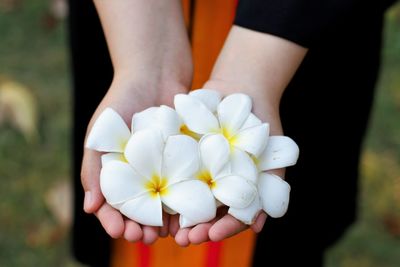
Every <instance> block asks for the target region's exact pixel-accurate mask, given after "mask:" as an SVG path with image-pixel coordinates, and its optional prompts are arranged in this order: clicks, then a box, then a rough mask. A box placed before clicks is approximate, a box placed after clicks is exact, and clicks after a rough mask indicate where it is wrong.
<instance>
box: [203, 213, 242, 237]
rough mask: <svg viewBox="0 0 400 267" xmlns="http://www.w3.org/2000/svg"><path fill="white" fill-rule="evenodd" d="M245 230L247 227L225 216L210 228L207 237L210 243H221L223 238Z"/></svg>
mask: <svg viewBox="0 0 400 267" xmlns="http://www.w3.org/2000/svg"><path fill="white" fill-rule="evenodd" d="M247 228H248V226H247V225H245V224H244V223H242V222H240V221H238V220H237V219H235V218H234V217H232V216H231V215H229V214H227V215H225V216H224V217H222V218H221V219H220V220H218V221H217V222H216V223H215V224H214V225H213V226H212V227H211V228H210V230H209V232H208V237H209V238H210V239H211V241H221V240H223V239H225V238H228V237H231V236H234V235H236V234H237V233H239V232H242V231H244V230H246V229H247Z"/></svg>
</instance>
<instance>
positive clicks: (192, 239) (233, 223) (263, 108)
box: [169, 76, 284, 247]
mask: <svg viewBox="0 0 400 267" xmlns="http://www.w3.org/2000/svg"><path fill="white" fill-rule="evenodd" d="M221 77H223V76H220V78H219V79H211V80H209V81H208V82H206V83H205V85H204V86H203V87H204V88H210V89H214V90H217V91H219V92H220V93H221V95H223V96H226V95H228V94H232V93H236V92H242V93H246V94H249V95H250V97H251V98H252V99H253V110H252V111H253V113H254V114H255V115H256V116H258V117H259V118H260V119H261V120H262V121H265V122H268V123H269V124H270V134H271V135H282V126H281V122H280V117H279V110H278V107H279V103H275V102H272V100H271V99H276V98H267V97H266V95H265V91H262V90H251V89H250V90H249V88H247V87H246V84H245V83H240V82H232V80H230V79H226V80H224V79H221ZM271 173H273V174H276V175H278V176H280V177H284V169H277V170H274V171H271ZM227 212H228V208H227V207H221V208H219V209H218V212H217V217H216V218H215V219H213V220H212V221H210V222H208V223H202V224H198V225H196V226H194V227H190V228H183V229H180V228H179V216H171V218H170V223H169V232H170V234H171V235H172V236H173V237H174V238H175V241H176V242H177V244H178V245H180V246H183V247H185V246H188V245H189V244H200V243H203V242H207V241H221V240H224V239H226V238H229V237H231V236H234V235H236V234H239V233H241V232H243V231H245V230H247V229H248V228H250V229H252V230H253V231H254V232H255V233H259V232H260V231H261V230H262V228H263V226H264V224H265V221H266V219H267V215H266V213H265V212H263V211H262V212H260V214H259V215H258V216H257V218H256V220H255V221H254V223H253V224H252V225H246V224H244V223H242V222H241V221H239V220H237V219H236V218H234V217H233V216H232V215H230V214H228V213H227Z"/></svg>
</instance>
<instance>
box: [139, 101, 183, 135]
mask: <svg viewBox="0 0 400 267" xmlns="http://www.w3.org/2000/svg"><path fill="white" fill-rule="evenodd" d="M180 125H181V121H180V118H179V116H178V114H177V113H176V111H175V110H174V109H172V108H170V107H168V106H164V105H162V106H160V107H151V108H148V109H146V110H144V111H142V112H139V113H136V114H135V115H133V117H132V132H133V133H134V132H137V131H140V130H144V129H156V130H160V131H161V132H162V134H163V137H164V140H165V139H167V137H168V136H170V135H174V134H178V133H179V131H180Z"/></svg>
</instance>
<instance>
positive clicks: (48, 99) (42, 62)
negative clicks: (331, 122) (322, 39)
mask: <svg viewBox="0 0 400 267" xmlns="http://www.w3.org/2000/svg"><path fill="white" fill-rule="evenodd" d="M55 2H57V3H55ZM60 3H61V2H60V0H51V1H50V0H48V1H46V0H35V1H22V0H0V32H1V36H0V75H2V76H3V75H5V76H6V77H9V79H10V80H12V81H13V82H17V83H18V84H22V85H25V86H27V88H29V89H27V90H29V92H30V94H31V95H32V97H33V99H35V100H34V101H37V102H38V103H39V105H38V107H39V108H38V122H37V125H36V123H35V125H36V126H37V128H38V140H37V142H27V141H26V140H25V138H24V135H23V133H21V132H20V131H18V130H17V129H15V128H13V127H9V125H7V124H3V125H1V126H0V179H1V182H2V185H1V187H0V211H1V215H0V266H71V267H73V266H80V265H79V264H77V263H76V262H75V261H74V260H73V259H72V257H71V255H70V252H69V236H68V231H67V228H66V227H67V225H68V224H69V222H70V218H69V217H68V216H67V215H66V214H68V213H57V212H55V211H54V207H53V206H52V203H54V202H56V201H61V202H60V203H65V206H64V208H65V209H66V210H68V209H70V206H69V205H68V204H69V201H70V199H69V197H70V195H69V194H70V192H69V190H70V189H69V187H68V181H69V177H70V175H71V170H70V137H71V117H70V115H71V98H70V84H69V83H68V82H69V76H68V58H67V50H66V49H67V47H66V46H67V35H66V31H65V22H63V21H62V20H60V19H61V18H62V17H63V16H64V15H63V14H64V13H63V12H64V11H63V10H62V8H64V7H62V6H61V7H59V5H60ZM54 5H55V6H56V7H54ZM61 5H62V3H61ZM54 8H60V10H56V11H54ZM386 22H387V23H386V32H385V46H384V50H383V54H382V55H383V68H382V73H381V77H380V81H379V88H378V92H377V97H376V100H375V108H374V113H373V117H372V120H371V123H370V125H371V128H370V130H369V134H368V137H367V140H366V146H365V151H364V154H363V160H362V166H361V167H362V176H363V177H362V180H361V194H360V200H361V201H360V206H359V220H358V221H357V223H355V224H354V225H353V226H352V227H351V228H350V229H349V231H348V232H347V234H346V235H345V236H344V237H343V238H342V240H341V241H340V242H339V243H338V244H337V245H335V246H334V247H333V248H331V250H330V251H329V252H328V253H327V260H326V262H327V266H328V267H373V266H380V267H395V266H396V267H397V266H399V265H400V124H399V123H398V122H399V118H400V76H399V75H398V73H399V70H400V5H399V4H398V5H397V6H396V7H394V8H392V9H391V10H390V12H389V13H388V14H387V19H386ZM57 196H58V197H57Z"/></svg>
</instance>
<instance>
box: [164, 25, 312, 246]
mask: <svg viewBox="0 0 400 267" xmlns="http://www.w3.org/2000/svg"><path fill="white" fill-rule="evenodd" d="M306 53H307V49H306V48H304V47H301V46H299V45H297V44H295V43H293V42H290V41H288V40H285V39H282V38H279V37H276V36H273V35H270V34H266V33H260V32H256V31H252V30H249V29H246V28H242V27H239V26H233V27H232V29H231V31H230V33H229V35H228V38H227V40H226V41H225V44H224V47H223V49H222V51H221V53H220V55H219V57H218V59H217V62H216V63H215V65H214V68H213V71H212V74H211V76H210V79H209V80H208V81H207V82H206V83H205V84H204V86H203V87H204V88H211V89H214V90H217V91H219V92H221V94H222V95H228V94H231V93H236V92H241V93H245V94H247V95H249V96H250V97H251V98H252V100H253V112H254V113H255V115H257V116H258V117H259V118H260V119H261V120H262V121H266V122H268V123H269V124H270V134H271V135H282V134H283V131H282V126H281V122H280V116H279V103H280V100H281V97H282V94H283V92H284V90H285V88H286V87H287V85H288V83H289V82H290V80H291V78H292V77H293V75H294V73H295V72H296V70H297V68H298V67H299V65H300V63H301V62H302V60H303V58H304V56H305V55H306ZM273 173H274V174H277V175H279V176H281V177H283V176H284V169H280V170H275V171H274V172H273ZM266 218H267V216H266V214H265V213H261V214H260V215H259V216H258V217H257V219H256V222H255V223H254V224H253V225H251V226H250V227H251V229H252V230H253V231H254V232H256V233H258V232H260V231H261V230H262V228H263V225H264V223H265V220H266ZM247 228H248V226H247V225H245V224H243V223H241V222H240V221H238V220H236V219H235V218H234V217H232V216H231V215H229V214H226V210H225V211H222V212H221V213H220V215H219V217H218V218H217V219H215V220H213V221H212V222H210V223H203V224H199V225H197V226H195V227H193V228H186V229H179V230H178V224H177V222H176V219H174V218H172V219H171V223H170V233H172V234H173V235H174V236H175V240H176V242H177V243H178V244H179V245H181V246H187V245H189V244H190V243H192V244H200V243H202V242H205V241H209V240H212V241H220V240H223V239H225V238H228V237H230V236H233V235H235V234H237V233H239V232H241V231H243V230H246V229H247Z"/></svg>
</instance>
